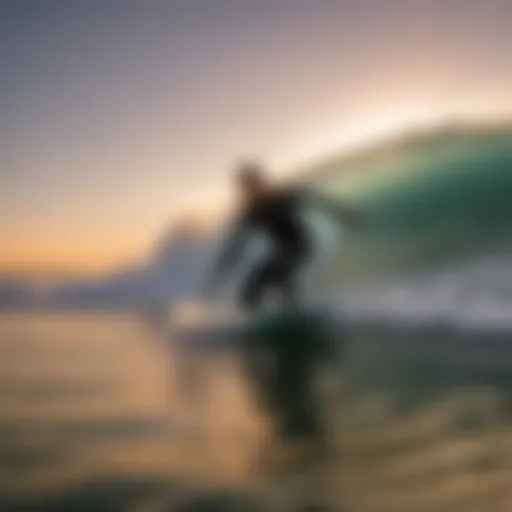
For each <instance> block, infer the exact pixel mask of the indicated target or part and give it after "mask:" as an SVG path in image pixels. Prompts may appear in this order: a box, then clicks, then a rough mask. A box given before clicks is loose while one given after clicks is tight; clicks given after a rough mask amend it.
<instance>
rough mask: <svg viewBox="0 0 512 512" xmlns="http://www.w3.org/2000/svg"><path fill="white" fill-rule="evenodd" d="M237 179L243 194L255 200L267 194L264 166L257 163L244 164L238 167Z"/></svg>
mask: <svg viewBox="0 0 512 512" xmlns="http://www.w3.org/2000/svg"><path fill="white" fill-rule="evenodd" d="M235 179H236V183H237V186H238V188H239V190H240V191H241V193H242V194H243V195H244V196H245V197H246V198H247V199H254V198H257V197H259V196H261V195H262V194H264V193H265V190H266V189H267V178H266V173H265V169H264V167H263V165H262V164H261V163H259V162H257V161H246V162H242V163H241V164H239V165H238V166H237V167H236V171H235Z"/></svg>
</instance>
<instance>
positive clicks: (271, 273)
mask: <svg viewBox="0 0 512 512" xmlns="http://www.w3.org/2000/svg"><path fill="white" fill-rule="evenodd" d="M280 265H281V264H280V261H278V260H276V259H275V258H270V259H268V260H265V261H264V262H263V263H261V264H260V265H258V266H257V267H256V268H255V269H254V270H253V271H252V272H251V273H250V274H249V276H248V277H247V279H246V280H245V282H244V283H243V284H242V287H241V292H240V297H239V302H240V304H241V305H242V307H243V308H244V309H247V310H248V311H251V312H252V311H255V310H256V309H257V308H258V307H259V306H260V305H261V302H262V300H263V298H264V296H265V293H266V292H267V291H268V290H269V289H270V288H271V287H272V286H274V283H275V282H276V279H278V278H279V273H280V271H281V268H280Z"/></svg>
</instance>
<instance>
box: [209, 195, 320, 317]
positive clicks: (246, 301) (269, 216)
mask: <svg viewBox="0 0 512 512" xmlns="http://www.w3.org/2000/svg"><path fill="white" fill-rule="evenodd" d="M305 197H306V194H305V193H304V192H303V191H301V190H294V189H284V190H283V189H277V190H273V191H270V192H268V193H267V194H265V196H263V197H262V198H258V199H257V200H254V201H253V202H251V203H249V204H248V205H246V206H245V208H244V209H243V211H242V212H241V214H240V215H239V217H238V219H237V221H236V222H235V229H234V232H233V235H232V237H231V239H230V240H229V241H228V244H227V246H226V248H225V250H224V251H223V252H222V253H221V255H220V258H219V260H218V265H217V271H218V272H219V273H221V274H222V273H224V272H226V271H227V270H229V269H230V268H231V267H232V265H233V264H234V263H235V261H236V259H237V258H238V256H239V255H240V252H241V249H242V248H243V243H244V242H245V235H246V234H247V233H248V232H252V231H253V230H255V231H259V232H261V233H264V234H265V235H267V236H268V238H269V239H270V241H271V251H270V255H269V256H267V257H265V258H264V259H263V261H262V262H261V263H260V264H258V265H257V266H256V267H255V268H254V269H253V270H252V271H251V272H250V273H249V275H248V276H247V278H246V279H245V281H244V283H243V284H242V287H241V293H240V302H241V303H242V305H243V306H244V307H246V308H249V309H254V308H256V307H258V306H259V305H260V303H261V300H262V299H263V296H264V294H265V293H266V292H267V291H269V290H273V291H278V292H279V293H280V294H281V296H282V298H283V299H284V301H285V304H286V305H288V306H294V305H296V302H297V276H298V271H299V270H300V269H301V267H302V266H303V264H304V263H306V262H307V260H308V259H309V257H310V255H311V249H312V244H311V240H310V236H309V233H308V231H307V229H306V227H305V226H304V223H303V221H302V219H301V215H300V210H301V208H302V206H303V201H304V199H305Z"/></svg>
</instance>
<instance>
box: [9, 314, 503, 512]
mask: <svg viewBox="0 0 512 512" xmlns="http://www.w3.org/2000/svg"><path fill="white" fill-rule="evenodd" d="M508 342H509V340H504V339H498V338H479V339H468V338H457V339H456V338H454V337H447V336H445V337H444V338H441V337H440V336H438V335H435V336H434V335H432V336H430V337H429V338H428V339H427V338H425V337H424V336H420V335H419V334H418V335H412V334H410V333H409V334H407V335H403V334H402V335H400V336H398V335H396V336H390V335H389V334H387V335H386V337H384V336H382V335H381V336H379V334H378V333H369V332H366V333H364V335H363V334H361V333H359V334H358V333H354V334H352V336H351V343H350V344H349V347H350V349H349V353H348V361H347V364H346V368H345V372H346V374H345V375H344V394H343V395H342V394H341V393H340V391H339V389H338V390H337V391H336V393H335V394H333V393H330V394H329V393H327V392H325V399H326V402H325V403H326V406H327V404H328V412H329V421H330V423H329V424H330V426H331V431H332V437H333V440H334V442H333V446H332V457H331V458H330V459H329V461H328V462H326V463H325V464H324V465H322V467H319V466H317V467H313V466H311V467H309V468H303V469H302V470H301V471H300V472H296V473H294V474H293V475H292V474H289V475H284V474H281V475H267V474H264V473H263V474H261V473H260V474H259V473H257V472H255V471H254V467H255V466H254V462H255V460H257V459H258V456H260V455H261V453H262V451H264V450H265V447H267V449H268V446H271V445H269V442H270V441H269V440H268V439H267V437H266V421H265V418H263V417H261V415H259V414H258V413H257V411H256V409H255V407H254V406H253V405H252V401H251V398H250V397H251V395H250V392H249V391H250V390H249V389H248V388H247V386H246V385H245V381H244V379H243V377H242V375H241V373H240V368H239V366H238V364H237V358H236V357H235V355H234V354H233V353H230V352H228V351H227V350H224V351H222V352H221V351H217V352H211V351H209V352H208V353H203V354H185V355H186V356H187V357H183V356H184V354H183V353H181V354H180V357H179V358H176V357H175V355H174V353H173V348H172V346H171V345H170V344H169V343H167V342H165V341H164V340H162V339H160V338H159V337H158V336H157V334H156V333H155V332H154V331H152V330H151V329H149V328H148V325H146V324H145V323H144V321H143V320H142V319H141V317H139V316H137V315H135V314H133V315H128V314H124V315H122V314H116V315H114V314H94V315H93V314H83V315H78V314H77V315H71V314H69V315H36V316H26V315H5V316H3V317H0V399H1V404H2V407H1V408H0V510H2V511H3V510H6V511H10V510H26V509H27V507H28V506H29V505H30V506H33V507H35V509H36V510H47V511H60V510H62V511H69V510H72V511H75V510H78V511H82V510H96V511H98V510H105V511H114V512H115V511H125V510H126V511H141V512H142V511H158V510H162V511H165V510H218V511H222V510H235V511H236V510H253V509H254V510H297V508H294V506H295V505H293V503H294V502H295V504H296V503H297V502H301V501H303V500H305V499H306V498H305V496H313V495H315V494H316V495H318V494H323V495H325V497H326V498H327V497H328V498H329V499H330V501H331V502H335V503H336V505H334V508H333V510H341V508H340V507H341V503H342V502H343V507H344V508H343V510H350V511H375V512H380V511H393V512H401V511H404V512H410V511H432V512H439V511H443V510H446V511H448V510H449V511H450V512H453V511H464V512H467V511H471V510H474V511H478V512H482V511H490V510H492V511H493V512H494V511H496V512H500V511H503V512H505V511H507V512H509V511H510V510H512V457H511V455H512V431H511V430H510V428H509V420H510V415H511V412H512V402H511V401H510V396H511V394H510V392H511V390H512V357H511V356H512V346H511V347H509V345H508ZM178 370H179V371H178ZM177 377H179V378H177ZM332 389H337V388H332ZM332 389H331V390H332ZM299 491H300V492H299Z"/></svg>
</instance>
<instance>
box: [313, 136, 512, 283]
mask: <svg viewBox="0 0 512 512" xmlns="http://www.w3.org/2000/svg"><path fill="white" fill-rule="evenodd" d="M312 176H313V181H314V182H315V184H316V186H318V187H320V188H321V189H323V190H325V191H326V192H328V193H329V194H331V195H333V196H336V197H340V198H342V197H346V198H349V199H352V200H353V201H355V202H357V203H358V204H360V205H361V207H362V208H363V209H364V210H365V211H366V213H367V216H368V224H367V229H366V230H365V232H364V233H360V234H351V235H349V236H348V238H347V239H346V241H347V243H346V244H345V250H344V252H343V254H344V257H343V261H344V266H345V272H344V273H345V275H351V276H356V275H358V276H360V275H372V274H374V273H381V272H385V273H387V272H390V271H393V272H395V271H401V270H405V269H407V268H410V267H413V268H414V267H418V266H421V265H428V264H434V263H440V262H445V261H448V260H452V259H459V258H464V257H467V256H468V255H470V254H474V253H482V252H489V251H497V250H503V249H504V248H505V247H508V246H510V244H511V242H512V236H511V235H512V129H509V128H501V129H495V130H491V131H489V130H483V129H482V130H480V131H478V130H466V131H464V130H454V131H446V130H445V131H438V132H436V133H431V134H423V135H419V136H411V137H405V138H402V139H401V140H397V141H394V142H392V143H389V144H387V145H383V146H381V147H379V148H376V149H374V150H371V151H368V152H366V153H361V154H359V155H357V156H355V157H352V158H348V159H339V160H338V161H336V159H332V160H331V161H330V162H328V163H326V164H324V165H322V166H319V167H318V168H316V169H313V170H312ZM347 269H348V270H347Z"/></svg>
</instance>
